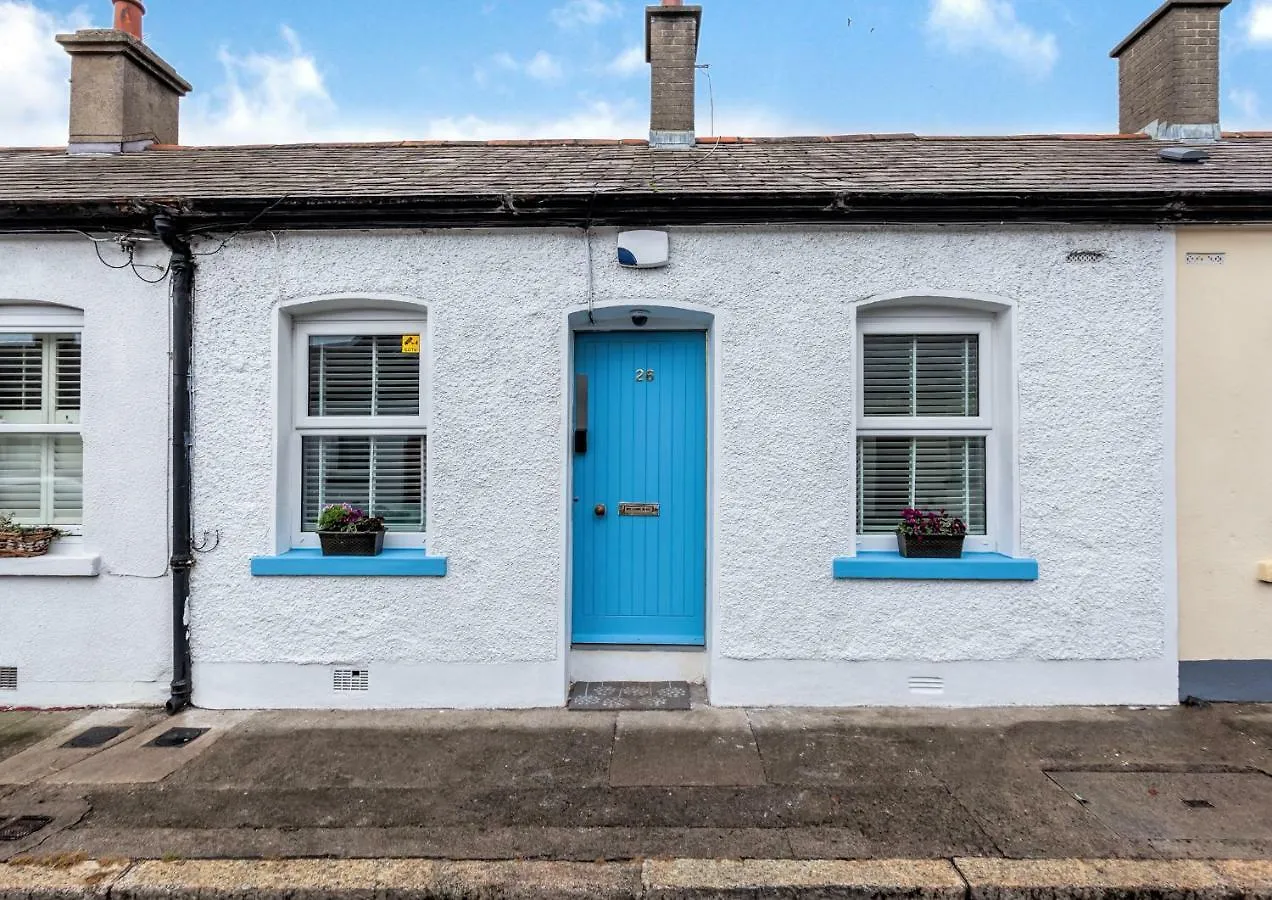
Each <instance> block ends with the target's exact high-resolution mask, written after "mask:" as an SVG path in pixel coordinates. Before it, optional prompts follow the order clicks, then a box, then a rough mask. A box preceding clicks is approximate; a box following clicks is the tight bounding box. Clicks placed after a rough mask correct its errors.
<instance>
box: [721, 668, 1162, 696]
mask: <svg viewBox="0 0 1272 900" xmlns="http://www.w3.org/2000/svg"><path fill="white" fill-rule="evenodd" d="M1177 670H1178V665H1177V664H1176V662H1175V660H1174V659H1173V658H1165V657H1163V658H1160V659H1149V660H1001V661H969V662H946V663H928V662H920V661H914V662H910V661H896V662H892V661H847V660H845V661H823V660H739V659H716V660H714V662H713V665H712V674H711V680H710V682H708V684H707V693H708V696H709V698H710V700H711V703H712V704H714V705H715V706H819V707H836V706H947V707H967V706H1052V705H1063V706H1120V705H1124V704H1136V705H1174V704H1176V703H1177V702H1178V700H1179V697H1178V687H1177V679H1178V672H1177ZM911 679H916V682H915V686H914V687H912V685H911ZM933 679H939V680H940V683H941V685H942V688H941V690H940V691H939V692H938V691H936V690H934V689H933V687H932V686H933V684H934V682H933Z"/></svg>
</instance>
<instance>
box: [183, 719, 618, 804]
mask: <svg viewBox="0 0 1272 900" xmlns="http://www.w3.org/2000/svg"><path fill="white" fill-rule="evenodd" d="M470 721H471V720H470ZM524 721H525V719H524V718H514V719H513V720H512V722H511V723H509V722H507V721H506V720H505V721H504V722H502V723H499V722H496V723H492V724H486V725H483V726H479V727H461V728H456V727H451V726H450V725H442V726H440V727H439V725H438V718H437V717H431V718H429V719H427V720H425V721H424V722H423V723H421V724H420V725H419V726H418V727H415V728H411V729H402V728H378V727H375V728H356V727H343V728H315V727H312V726H310V725H305V726H304V727H297V728H283V729H279V728H269V727H265V728H262V727H253V728H243V729H241V730H238V731H235V732H233V733H231V734H228V735H225V736H224V737H223V738H222V740H221V742H220V743H219V744H218V745H217V746H216V747H215V748H213V749H212V750H211V751H210V752H207V753H205V754H204V755H203V756H202V758H200V759H199V760H198V761H197V762H196V763H194V764H192V765H189V766H187V767H186V768H185V769H184V770H183V771H180V772H178V773H176V774H175V775H174V776H173V778H172V779H171V783H173V784H181V785H216V786H218V787H230V786H251V787H254V788H256V787H266V788H280V787H281V788H286V787H296V786H303V787H307V788H344V787H349V788H359V787H422V786H443V785H445V786H451V787H463V786H464V785H483V786H485V788H486V789H489V788H492V787H499V786H522V787H531V786H535V785H550V784H558V783H561V784H569V785H573V786H578V787H589V786H599V785H603V784H605V783H606V781H607V778H608V767H609V758H610V745H611V744H612V742H613V738H614V721H613V717H612V716H602V717H600V718H597V719H592V718H590V717H586V716H585V717H579V716H574V717H571V718H570V719H568V720H564V721H563V722H562V723H561V724H562V727H558V728H552V729H545V728H523V727H518V724H517V723H519V722H524ZM200 740H203V739H200Z"/></svg>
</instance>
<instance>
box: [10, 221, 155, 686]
mask: <svg viewBox="0 0 1272 900" xmlns="http://www.w3.org/2000/svg"><path fill="white" fill-rule="evenodd" d="M103 253H104V255H106V256H107V257H108V258H111V259H117V254H115V255H112V251H111V250H109V249H108V250H105V251H103ZM138 261H139V262H142V263H153V264H160V265H162V264H164V263H166V261H167V252H166V251H164V250H162V249H161V248H143V249H142V250H141V251H140V252H139V254H138ZM142 274H144V275H145V276H146V277H148V278H154V277H155V276H156V275H157V274H158V273H157V272H156V271H154V270H148V269H143V270H142ZM12 302H17V303H24V304H26V303H34V302H43V303H55V304H61V305H64V306H70V307H77V308H79V309H82V310H83V314H84V322H83V328H84V330H83V345H82V367H83V369H82V379H83V381H82V392H83V393H82V404H83V409H82V412H81V424H82V427H83V440H84V534H83V537H82V539H79V540H73V539H63V540H62V541H60V542H59V543H58V544H56V545H55V552H57V553H66V554H74V555H80V556H82V555H88V554H99V555H100V574H99V575H97V576H96V577H73V578H72V577H34V576H27V575H0V665H4V666H17V667H18V673H19V674H18V690H17V691H16V692H8V691H6V692H3V693H0V707H2V706H72V705H89V704H111V703H160V702H162V701H163V700H164V699H165V698H166V697H167V692H168V682H169V680H170V679H171V657H170V653H171V649H170V647H171V643H170V641H171V627H170V621H171V613H170V609H171V607H170V596H171V594H170V591H171V587H170V582H169V580H168V576H167V571H166V570H167V564H168V505H167V496H168V493H167V478H168V372H169V370H168V324H167V323H168V288H167V284H166V283H163V284H158V285H150V284H146V283H143V282H142V281H141V280H140V279H138V278H137V277H136V276H134V275H133V273H132V272H131V271H130V270H128V269H122V270H111V269H108V268H106V267H105V266H104V265H102V264H101V262H99V261H98V259H97V256H96V254H95V253H94V251H93V246H92V244H91V243H90V242H89V241H88V240H86V239H85V238H83V237H79V236H67V237H46V236H42V237H38V238H36V237H16V236H0V312H2V310H3V307H2V304H4V303H12ZM4 562H5V566H4V568H3V569H2V570H0V571H4V572H12V571H20V570H21V568H22V565H23V564H24V563H26V562H27V561H25V560H6V561H4ZM41 565H42V563H40V562H39V561H31V566H30V567H28V568H36V567H39V566H41Z"/></svg>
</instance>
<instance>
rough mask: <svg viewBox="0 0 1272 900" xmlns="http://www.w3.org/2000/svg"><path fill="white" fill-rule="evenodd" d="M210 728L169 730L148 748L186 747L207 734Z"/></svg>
mask: <svg viewBox="0 0 1272 900" xmlns="http://www.w3.org/2000/svg"><path fill="white" fill-rule="evenodd" d="M208 731H210V729H208V728H169V729H168V730H167V731H165V732H164V733H163V734H161V735H159V737H157V738H155V739H154V740H153V741H151V742H150V743H149V744H146V746H147V747H184V746H185V745H186V744H188V743H190V742H191V741H193V740H195V739H196V738H199V737H202V736H203V735H205V734H207V733H208Z"/></svg>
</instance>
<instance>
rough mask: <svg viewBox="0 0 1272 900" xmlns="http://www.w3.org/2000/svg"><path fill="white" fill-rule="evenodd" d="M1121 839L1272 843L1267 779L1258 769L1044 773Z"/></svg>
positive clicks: (1271, 782) (1271, 785) (1270, 794)
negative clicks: (1236, 770) (1078, 800)
mask: <svg viewBox="0 0 1272 900" xmlns="http://www.w3.org/2000/svg"><path fill="white" fill-rule="evenodd" d="M1047 774H1048V775H1050V777H1051V779H1052V780H1053V781H1055V782H1056V784H1058V785H1060V786H1061V787H1062V788H1064V789H1065V790H1066V791H1069V792H1070V793H1072V794H1076V795H1077V796H1078V797H1080V798H1081V799H1082V801H1083V803H1084V804H1085V806H1086V808H1087V809H1088V810H1089V811H1090V812H1091V813H1092V814H1093V815H1095V816H1096V818H1098V819H1099V820H1100V821H1101V822H1103V823H1104V824H1105V825H1107V826H1108V827H1109V828H1112V829H1113V830H1114V831H1116V832H1118V833H1119V834H1121V835H1123V836H1124V837H1128V838H1133V839H1139V840H1149V841H1157V840H1166V841H1169V840H1175V841H1228V840H1237V841H1272V816H1269V815H1268V810H1272V778H1269V777H1268V776H1266V775H1264V774H1263V773H1261V772H1225V773H1199V772H1049V773H1047Z"/></svg>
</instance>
